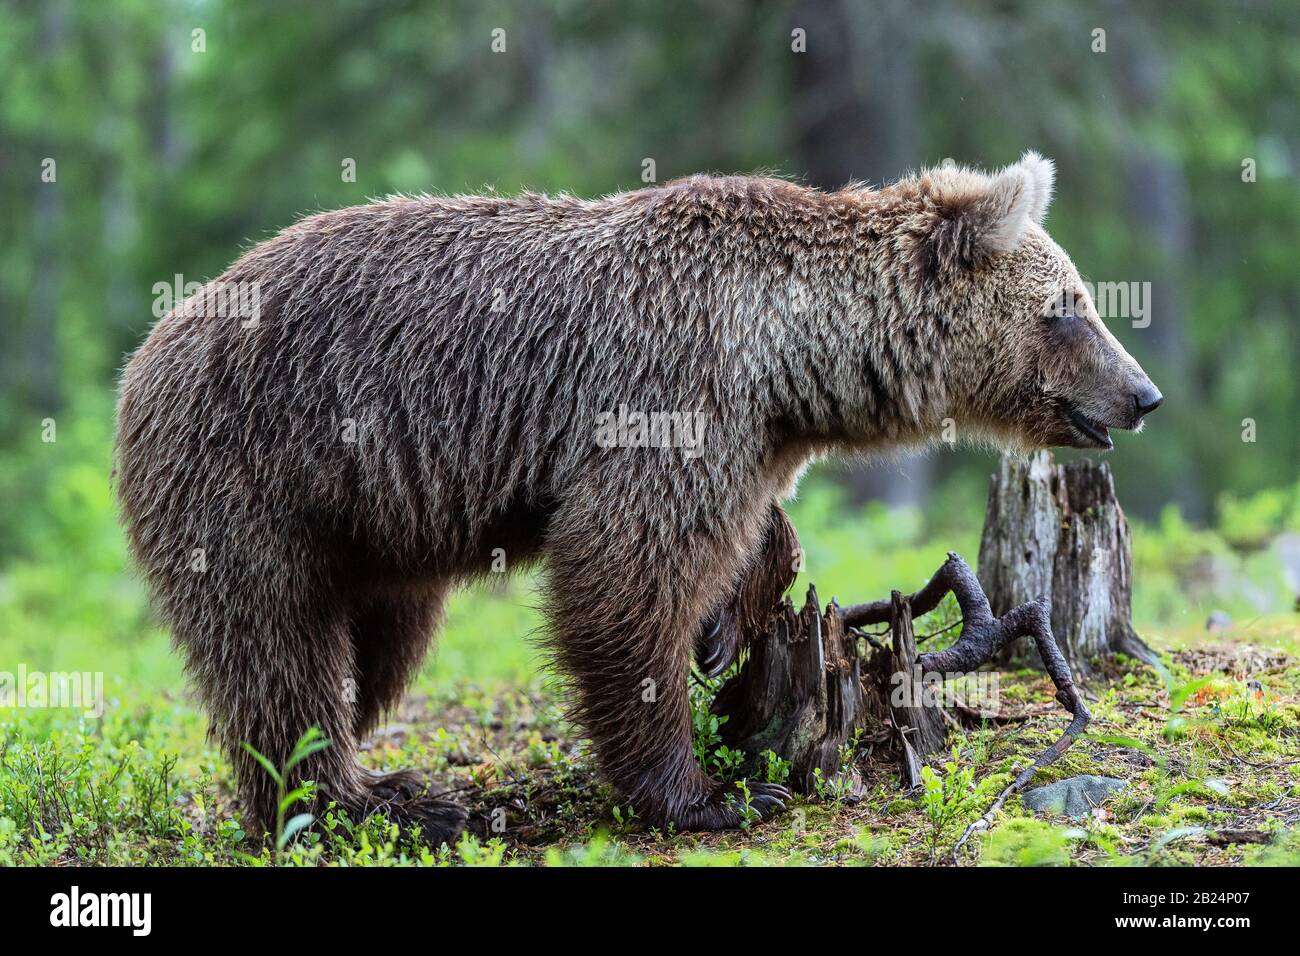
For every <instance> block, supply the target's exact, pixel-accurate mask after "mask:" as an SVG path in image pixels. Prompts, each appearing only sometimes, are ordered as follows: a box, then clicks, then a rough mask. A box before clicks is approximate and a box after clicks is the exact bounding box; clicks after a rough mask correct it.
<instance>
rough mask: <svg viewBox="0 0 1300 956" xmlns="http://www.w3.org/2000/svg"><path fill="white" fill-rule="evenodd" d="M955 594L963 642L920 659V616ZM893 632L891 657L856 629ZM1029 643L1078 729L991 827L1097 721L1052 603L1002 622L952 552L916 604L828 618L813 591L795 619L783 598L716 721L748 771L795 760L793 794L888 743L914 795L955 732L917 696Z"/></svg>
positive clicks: (1045, 758) (836, 611) (892, 602)
mask: <svg viewBox="0 0 1300 956" xmlns="http://www.w3.org/2000/svg"><path fill="white" fill-rule="evenodd" d="M950 592H951V593H952V594H953V595H954V596H955V597H956V599H957V603H958V605H959V607H960V608H961V613H962V632H961V635H960V637H959V638H958V639H957V641H956V642H955V643H954V644H953V645H952V646H950V647H948V648H945V649H944V650H941V651H936V652H929V653H918V652H917V648H916V637H915V634H914V632H913V627H912V618H913V615H916V616H920V615H923V614H926V613H929V612H930V611H932V610H934V609H935V608H936V607H937V606H938V605H939V602H940V601H941V600H942V599H943V597H944V596H945V595H946V594H948V593H950ZM886 623H887V624H888V625H889V632H888V633H889V635H890V644H889V645H888V646H886V645H885V644H883V643H881V642H880V641H878V640H876V636H877V635H870V634H864V633H862V632H861V631H859V630H858V628H861V627H865V626H868V625H873V624H886ZM882 633H883V632H882ZM1021 635H1030V636H1032V638H1033V640H1034V643H1035V646H1036V647H1037V649H1038V652H1039V654H1040V655H1041V656H1042V659H1043V662H1044V666H1045V667H1046V669H1047V673H1048V674H1049V676H1050V677H1051V678H1052V681H1053V683H1054V684H1055V685H1056V688H1057V700H1058V701H1059V702H1060V703H1061V705H1062V706H1063V707H1065V708H1066V709H1067V710H1068V711H1069V712H1070V714H1071V715H1072V717H1073V720H1071V722H1070V724H1069V726H1068V727H1067V728H1066V730H1065V732H1064V733H1063V734H1062V735H1061V737H1060V738H1059V739H1058V740H1057V742H1056V743H1055V744H1053V745H1052V746H1051V747H1050V748H1048V750H1047V751H1045V752H1044V753H1043V754H1042V755H1041V756H1040V757H1039V758H1038V759H1037V760H1035V761H1034V763H1033V764H1032V765H1031V766H1030V767H1028V768H1027V769H1026V770H1025V771H1023V772H1022V773H1021V774H1020V775H1019V776H1018V777H1017V778H1016V780H1015V781H1014V782H1013V783H1012V784H1011V786H1009V787H1008V788H1007V789H1006V791H1004V792H1003V794H1002V795H1001V796H1000V797H999V798H998V800H997V802H996V803H995V804H994V807H993V809H991V810H990V811H989V814H987V815H986V817H985V818H983V821H982V822H983V826H987V825H988V819H990V818H991V816H992V814H993V813H994V812H995V811H996V810H997V809H998V808H999V807H1001V806H1002V803H1003V802H1004V801H1005V800H1006V798H1007V797H1008V796H1009V795H1010V794H1012V793H1014V792H1016V791H1017V790H1019V789H1020V788H1022V787H1023V786H1024V785H1025V784H1026V783H1028V781H1029V780H1030V779H1031V778H1032V777H1033V775H1034V774H1035V773H1036V772H1037V771H1038V770H1039V769H1040V768H1041V767H1044V766H1046V765H1047V764H1050V763H1052V762H1053V761H1055V760H1056V759H1057V758H1059V757H1060V755H1061V754H1062V753H1064V752H1065V750H1066V748H1068V747H1069V746H1070V744H1071V743H1073V741H1074V739H1075V738H1076V737H1077V736H1078V735H1079V734H1080V733H1082V731H1083V729H1084V727H1085V726H1086V725H1087V723H1088V719H1089V716H1088V710H1087V707H1086V706H1085V705H1084V702H1083V698H1082V697H1081V696H1080V695H1079V693H1078V691H1077V690H1076V688H1075V686H1074V682H1073V680H1072V678H1071V676H1070V670H1069V666H1068V665H1067V664H1066V661H1065V658H1064V657H1063V656H1062V654H1061V651H1060V649H1059V648H1058V647H1057V644H1056V641H1055V639H1054V638H1053V637H1052V631H1051V622H1050V619H1049V616H1048V608H1047V605H1046V603H1045V602H1042V601H1030V602H1028V603H1025V604H1022V605H1020V606H1018V607H1015V608H1012V609H1011V610H1009V611H1007V612H1006V613H1005V614H1003V615H1001V616H998V617H995V616H994V615H993V612H992V610H991V609H990V606H989V602H988V598H987V597H985V595H984V592H983V591H982V590H981V588H980V585H979V581H978V580H977V579H976V577H975V574H974V572H973V571H971V569H970V567H969V566H968V565H967V564H966V562H965V561H963V560H962V559H961V558H960V557H958V556H957V555H956V554H952V553H949V555H948V560H947V561H946V562H945V563H944V565H943V566H942V567H941V568H940V569H939V570H938V571H937V572H936V573H935V575H934V576H933V577H932V578H931V579H930V581H929V582H928V583H927V584H926V585H925V586H924V587H923V588H921V589H920V590H919V591H917V592H916V593H915V594H912V595H910V596H907V597H904V596H903V595H902V594H900V593H899V592H897V591H895V592H894V593H893V594H892V595H891V596H890V598H889V599H888V600H884V601H874V602H871V603H867V604H858V605H853V606H851V607H845V608H841V607H839V606H838V605H837V604H836V603H835V602H833V601H832V602H831V604H830V605H829V606H828V607H827V608H826V609H825V611H822V610H821V609H820V608H819V605H818V600H817V592H816V590H815V589H814V588H809V589H808V596H807V599H806V600H805V602H804V605H803V607H802V608H801V609H800V610H799V611H797V612H796V611H795V609H794V605H793V604H792V603H791V602H790V600H789V599H788V598H787V599H785V601H784V602H783V603H782V604H781V605H780V606H779V607H778V608H777V609H776V611H775V612H774V613H773V614H772V615H771V617H770V619H769V620H768V621H767V625H766V629H765V630H764V631H763V632H762V633H761V634H757V635H751V636H747V638H746V640H745V641H744V642H743V646H744V647H745V648H747V651H746V655H747V656H745V657H744V659H743V660H742V663H741V666H740V669H739V671H738V672H737V673H736V675H735V676H733V677H732V678H731V679H730V680H728V681H727V682H726V684H724V685H723V687H722V688H721V690H720V691H719V692H718V694H717V696H716V698H715V699H714V702H713V710H714V712H715V713H718V714H722V715H725V716H726V717H727V718H728V719H727V722H726V723H724V724H723V726H722V734H723V739H724V741H725V742H726V743H727V745H728V746H730V747H733V748H736V749H740V750H743V751H744V752H745V753H746V754H747V755H748V756H749V758H750V759H751V760H753V759H754V758H756V757H758V755H760V754H762V753H763V752H765V751H772V752H773V753H775V754H777V755H778V756H780V757H781V758H782V759H784V760H786V761H789V762H790V764H791V778H790V781H789V782H790V785H791V786H792V787H793V788H794V789H796V790H800V791H803V792H809V791H812V790H814V789H815V786H816V783H817V781H818V780H819V779H820V780H824V781H830V780H832V779H836V778H837V776H838V775H840V774H842V773H844V772H847V773H849V774H850V776H851V777H856V770H855V769H854V768H853V761H852V756H853V755H852V754H851V753H849V752H848V751H849V750H851V748H852V746H853V745H854V744H855V743H856V744H858V745H861V744H863V743H870V744H879V743H887V742H891V741H892V742H893V743H894V744H895V745H896V747H897V750H898V752H899V754H900V756H901V759H902V767H903V778H904V781H905V782H906V784H907V785H908V786H909V787H910V786H915V785H916V783H918V782H919V778H920V757H922V756H925V755H927V754H930V753H934V752H935V751H937V750H939V749H941V748H942V747H943V746H944V744H945V742H946V737H947V729H948V726H949V725H951V724H955V723H956V722H957V721H956V719H955V718H954V717H953V715H952V714H951V713H950V712H949V711H947V710H945V709H944V708H943V707H942V701H941V700H934V699H929V698H928V697H927V695H925V694H923V693H922V694H917V693H916V690H915V688H916V687H917V685H918V684H919V685H921V686H925V685H927V684H938V683H941V682H942V680H943V679H944V678H945V677H948V676H955V675H963V674H968V673H970V672H973V671H975V670H976V669H977V668H979V667H980V666H982V665H983V664H986V663H987V662H989V661H990V660H991V659H992V658H993V657H994V655H996V654H997V652H998V651H1000V650H1001V649H1002V648H1003V647H1005V646H1006V645H1007V644H1008V643H1009V642H1010V641H1012V640H1013V639H1015V638H1017V637H1019V636H1021ZM863 644H865V645H866V646H867V647H869V648H870V649H871V650H870V652H866V651H864V650H863V648H862V647H861V646H860V645H863ZM846 758H849V759H846ZM846 765H847V766H846ZM840 779H841V784H843V780H842V778H840ZM849 782H850V784H851V785H855V784H856V782H857V781H856V779H851V780H850V781H849ZM967 835H969V833H968V834H967ZM964 839H965V838H964V837H963V842H964Z"/></svg>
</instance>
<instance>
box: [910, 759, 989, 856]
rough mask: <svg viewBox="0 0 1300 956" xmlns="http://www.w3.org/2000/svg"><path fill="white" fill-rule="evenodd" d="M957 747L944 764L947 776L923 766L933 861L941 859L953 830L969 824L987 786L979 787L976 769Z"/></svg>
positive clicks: (923, 798) (923, 799)
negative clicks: (963, 762)
mask: <svg viewBox="0 0 1300 956" xmlns="http://www.w3.org/2000/svg"><path fill="white" fill-rule="evenodd" d="M960 759H961V758H960V757H959V755H958V752H957V750H956V748H954V749H953V751H952V759H951V760H949V761H946V762H945V763H944V765H943V775H942V776H940V775H939V774H937V773H935V772H934V768H932V767H930V766H929V765H928V764H927V765H926V766H924V767H922V768H921V807H922V809H923V810H924V811H925V818H926V820H928V821H929V824H930V826H929V831H928V833H927V835H926V841H927V845H928V846H929V850H930V860H931V862H933V861H934V860H935V859H937V858H938V855H939V849H940V845H941V844H942V842H943V840H944V838H945V837H946V836H947V835H948V833H949V831H951V830H952V829H954V828H955V827H956V826H957V825H958V824H961V825H965V823H966V822H967V821H968V819H969V818H970V817H971V816H972V814H974V813H977V812H978V809H979V803H978V800H979V797H980V795H981V793H982V792H983V789H984V788H983V787H981V788H976V786H975V768H974V767H962V766H961V765H960Z"/></svg>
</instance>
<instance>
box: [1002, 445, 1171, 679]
mask: <svg viewBox="0 0 1300 956" xmlns="http://www.w3.org/2000/svg"><path fill="white" fill-rule="evenodd" d="M979 579H980V583H981V584H982V585H983V587H984V591H985V593H986V594H987V595H988V598H989V604H990V605H991V607H992V608H993V611H994V613H997V614H1000V613H1004V612H1005V611H1007V610H1009V609H1010V608H1013V607H1015V606H1016V605H1018V604H1023V603H1024V602H1025V601H1028V600H1031V599H1034V598H1042V597H1048V596H1050V599H1051V615H1052V633H1053V634H1055V635H1056V641H1057V644H1058V645H1059V647H1060V649H1061V653H1062V654H1063V655H1064V656H1065V659H1066V661H1067V662H1068V663H1069V665H1070V667H1071V669H1072V671H1073V672H1074V673H1075V674H1076V675H1080V676H1081V677H1087V676H1089V675H1091V673H1092V669H1093V662H1094V660H1097V659H1100V658H1105V657H1106V656H1108V655H1111V654H1113V653H1115V652H1116V651H1122V652H1124V653H1125V654H1128V655H1130V656H1132V657H1136V658H1138V659H1140V660H1144V661H1147V662H1149V663H1150V662H1154V661H1155V655H1154V653H1153V652H1152V651H1151V649H1150V648H1148V647H1147V646H1146V645H1145V644H1144V643H1142V640H1141V639H1140V638H1139V637H1138V636H1137V633H1136V632H1135V631H1134V630H1133V624H1132V605H1133V544H1132V539H1131V537H1130V534H1129V527H1128V521H1127V519H1126V518H1125V517H1124V511H1123V509H1122V508H1120V506H1119V502H1118V501H1116V500H1115V485H1114V481H1113V480H1112V478H1111V473H1110V467H1109V466H1108V465H1107V464H1105V463H1104V462H1099V461H1094V460H1091V459H1083V460H1079V461H1072V462H1069V463H1067V464H1064V465H1057V464H1053V462H1052V457H1051V454H1050V453H1049V452H1045V451H1044V452H1038V453H1036V454H1034V455H1033V456H1032V457H1031V458H1030V459H1029V460H1028V461H1027V462H1026V461H1023V460H1020V459H1016V458H1012V457H1010V456H1005V455H1004V456H1003V458H1002V463H1001V465H1000V467H999V468H998V472H997V474H996V475H994V476H993V479H992V482H991V483H990V486H989V499H988V508H987V511H986V513H985V516H984V534H983V537H982V539H981V541H980V556H979ZM1036 658H1037V655H1036V654H1034V653H1033V650H1032V647H1031V645H1030V644H1029V642H1028V641H1025V640H1017V641H1014V642H1012V643H1011V644H1010V645H1008V646H1007V648H1006V649H1005V650H1004V651H1003V652H1002V653H1001V655H1000V656H999V662H1000V663H1003V664H1009V665H1013V666H1021V665H1024V664H1026V663H1033V662H1034V661H1035V660H1036Z"/></svg>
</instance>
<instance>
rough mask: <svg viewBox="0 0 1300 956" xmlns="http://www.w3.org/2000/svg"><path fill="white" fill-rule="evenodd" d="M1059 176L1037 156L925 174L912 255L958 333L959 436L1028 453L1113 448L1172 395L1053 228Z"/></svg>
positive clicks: (948, 354) (952, 347)
mask: <svg viewBox="0 0 1300 956" xmlns="http://www.w3.org/2000/svg"><path fill="white" fill-rule="evenodd" d="M1054 179H1055V170H1054V167H1053V165H1052V163H1051V161H1050V160H1047V159H1044V158H1043V157H1041V156H1039V155H1038V154H1036V153H1033V152H1028V153H1026V154H1025V155H1024V157H1023V158H1022V159H1021V160H1020V162H1018V163H1016V164H1015V165H1013V166H1010V167H1007V168H1006V169H1004V170H1002V171H1001V172H997V173H992V174H987V173H982V172H978V171H974V170H970V169H964V168H941V169H936V170H931V171H928V172H926V173H923V174H922V175H921V176H919V177H918V178H917V179H916V180H914V181H913V183H912V184H911V185H912V186H913V188H914V189H915V193H914V194H913V195H914V198H915V199H916V200H918V202H917V205H915V206H913V210H914V212H913V215H912V216H910V217H909V219H910V220H911V221H910V223H909V224H908V227H907V235H908V237H909V239H908V242H907V243H906V244H905V247H906V248H907V249H908V251H909V253H910V255H911V257H912V261H913V264H914V266H915V269H916V270H917V274H918V275H919V276H920V277H921V282H922V284H923V286H924V287H925V289H926V290H927V291H926V295H927V298H928V299H929V311H931V312H932V314H940V315H941V316H942V320H943V322H944V323H945V325H946V326H947V329H946V333H947V334H945V336H944V339H945V356H944V368H945V382H944V386H945V391H946V393H947V395H948V399H949V402H950V403H951V405H952V409H953V412H954V413H955V415H956V416H957V417H956V421H957V424H958V427H959V428H961V427H962V426H965V427H966V429H967V430H968V431H970V432H973V433H975V434H976V435H978V436H980V437H983V438H988V439H991V440H993V441H995V442H996V443H998V444H1000V445H1003V446H1010V447H1013V448H1019V449H1026V448H1036V447H1048V446H1066V447H1074V448H1110V447H1112V443H1111V439H1110V435H1109V432H1108V429H1110V428H1122V429H1132V430H1136V429H1138V428H1139V427H1140V426H1141V424H1142V418H1143V416H1144V415H1145V414H1146V413H1147V412H1150V411H1152V410H1153V409H1154V408H1155V407H1156V406H1157V405H1159V404H1160V402H1161V401H1162V396H1161V395H1160V392H1159V391H1158V390H1157V389H1156V387H1155V385H1153V384H1152V382H1151V380H1150V379H1149V378H1148V377H1147V375H1146V373H1145V372H1143V371H1142V368H1141V367H1140V366H1139V365H1138V363H1137V362H1136V361H1134V359H1133V357H1132V356H1130V355H1129V354H1128V352H1126V351H1125V350H1124V347H1123V346H1122V345H1120V343H1119V342H1118V341H1117V340H1116V339H1115V337H1114V336H1113V335H1112V334H1111V333H1110V331H1109V330H1108V329H1107V328H1106V326H1105V324H1104V323H1103V322H1102V320H1101V317H1100V315H1098V312H1097V309H1096V307H1095V305H1094V303H1093V299H1092V296H1091V295H1090V293H1089V290H1088V288H1087V287H1086V286H1085V284H1084V283H1083V281H1082V280H1081V279H1080V277H1079V273H1078V270H1076V269H1075V267H1074V264H1073V263H1072V262H1071V261H1070V257H1069V256H1068V255H1066V253H1065V251H1064V250H1063V249H1061V247H1060V246H1058V245H1057V244H1056V243H1055V242H1053V241H1052V239H1051V237H1050V236H1048V235H1047V233H1046V232H1045V231H1043V228H1042V225H1041V224H1042V221H1043V218H1044V216H1045V214H1046V212H1047V207H1048V204H1049V203H1050V202H1051V198H1052V188H1053V182H1054Z"/></svg>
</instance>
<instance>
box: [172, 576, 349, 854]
mask: <svg viewBox="0 0 1300 956" xmlns="http://www.w3.org/2000/svg"><path fill="white" fill-rule="evenodd" d="M218 561H220V558H218ZM250 564H251V562H250ZM259 567H260V568H261V569H265V568H273V569H275V571H274V572H273V573H266V572H265V571H262V573H259V570H258V568H254V567H252V566H244V567H235V568H232V567H230V566H229V565H222V564H218V566H217V567H215V568H213V569H212V571H213V573H214V574H216V575H220V578H219V579H215V578H214V583H213V584H209V582H208V580H207V577H208V576H200V575H194V576H193V583H192V584H190V582H189V580H188V579H180V580H181V582H182V583H185V584H189V589H188V591H187V593H186V594H185V595H181V596H180V597H179V598H176V597H175V596H173V601H172V602H171V604H172V606H173V607H175V608H177V613H175V614H174V615H173V621H172V624H173V635H174V638H175V640H176V642H177V643H178V644H179V645H181V646H182V647H183V648H184V649H185V652H186V656H187V664H188V668H187V669H188V671H189V673H190V675H191V677H192V678H193V680H194V682H195V684H196V685H197V687H198V690H199V692H200V695H201V697H202V698H203V701H204V704H205V705H206V708H207V710H208V715H209V718H210V721H211V727H212V734H213V736H214V737H216V738H217V739H218V740H220V742H221V743H222V745H223V747H224V749H225V750H226V752H227V754H228V755H229V756H230V760H231V762H232V764H233V765H234V768H235V772H236V776H237V778H238V783H239V795H240V799H241V803H242V808H243V814H244V822H245V824H246V825H247V826H248V828H249V829H250V830H254V831H257V830H261V831H270V830H273V828H274V826H275V822H276V816H277V812H276V811H277V800H278V795H277V785H276V783H275V780H274V779H273V778H272V777H271V774H270V773H269V772H268V771H267V770H266V769H265V768H264V767H263V766H262V764H261V762H260V761H259V760H258V759H257V758H255V757H254V756H253V755H251V754H250V753H249V752H248V751H247V750H246V749H245V745H246V744H247V745H248V746H250V747H252V748H254V749H255V750H256V751H257V752H258V753H259V754H261V755H262V756H263V757H265V758H266V760H267V761H269V762H270V763H271V764H272V765H273V766H274V767H275V768H276V769H277V770H283V769H284V768H285V767H286V764H287V763H288V760H289V757H290V755H291V753H292V752H293V749H294V745H295V744H296V743H297V741H298V740H299V738H301V737H302V735H303V734H304V733H306V731H307V730H308V729H309V728H312V727H315V728H317V729H318V730H319V731H320V733H321V736H322V737H324V738H325V739H327V740H328V741H329V745H328V746H327V747H325V748H323V749H321V750H319V751H317V752H316V753H313V754H311V755H310V756H309V757H307V758H306V759H305V760H303V761H302V762H301V763H299V764H298V765H297V766H295V767H294V768H292V771H291V772H290V773H289V774H288V779H287V780H286V781H285V783H286V789H288V790H292V789H294V788H296V787H297V786H298V785H299V784H300V783H301V782H302V781H304V780H312V781H315V784H316V794H317V807H316V808H315V809H316V810H318V811H319V809H320V808H322V807H324V806H325V804H326V803H327V802H328V801H330V800H335V801H338V803H339V805H340V806H344V807H347V806H352V805H355V804H356V803H357V802H358V801H360V800H363V799H364V797H365V793H366V791H365V788H364V787H363V785H362V775H361V773H360V771H359V768H358V765H357V760H356V749H357V747H356V731H355V717H354V713H353V711H354V705H353V703H352V701H351V694H350V693H349V690H348V688H349V683H348V682H349V680H350V679H351V678H352V675H353V655H352V644H351V638H350V634H349V631H348V622H347V618H346V615H345V614H344V613H343V609H342V608H340V607H339V605H338V602H337V601H335V600H331V597H330V595H329V593H328V589H327V585H326V583H325V580H324V575H323V574H321V573H320V569H319V568H312V567H308V566H306V562H305V561H302V559H301V556H300V555H297V554H294V555H290V556H287V557H285V558H277V560H276V561H267V562H265V563H262V564H260V566H259ZM173 580H175V579H173ZM299 809H306V808H304V807H301V806H299V807H298V808H296V809H294V810H292V811H291V812H298V810H299Z"/></svg>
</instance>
